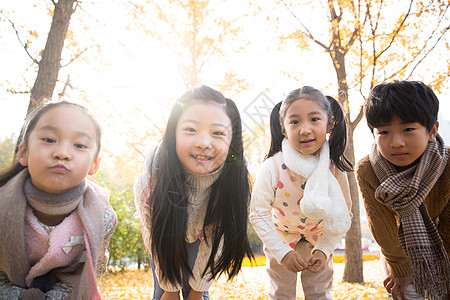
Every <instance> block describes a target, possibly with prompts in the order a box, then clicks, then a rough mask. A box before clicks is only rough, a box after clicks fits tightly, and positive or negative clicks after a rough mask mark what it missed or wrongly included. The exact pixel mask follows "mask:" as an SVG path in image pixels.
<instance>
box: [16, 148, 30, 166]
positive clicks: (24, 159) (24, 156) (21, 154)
mask: <svg viewBox="0 0 450 300" xmlns="http://www.w3.org/2000/svg"><path fill="white" fill-rule="evenodd" d="M16 157H17V161H18V162H19V164H21V165H22V166H23V167H26V166H28V151H27V148H26V147H25V145H24V144H23V143H20V145H19V150H18V151H17V154H16Z"/></svg>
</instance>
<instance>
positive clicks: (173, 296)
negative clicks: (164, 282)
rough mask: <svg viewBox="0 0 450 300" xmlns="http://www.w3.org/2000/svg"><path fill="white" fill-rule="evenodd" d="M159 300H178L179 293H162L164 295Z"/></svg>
mask: <svg viewBox="0 0 450 300" xmlns="http://www.w3.org/2000/svg"><path fill="white" fill-rule="evenodd" d="M161 300H180V292H179V291H178V292H167V291H164V294H163V295H162V297H161Z"/></svg>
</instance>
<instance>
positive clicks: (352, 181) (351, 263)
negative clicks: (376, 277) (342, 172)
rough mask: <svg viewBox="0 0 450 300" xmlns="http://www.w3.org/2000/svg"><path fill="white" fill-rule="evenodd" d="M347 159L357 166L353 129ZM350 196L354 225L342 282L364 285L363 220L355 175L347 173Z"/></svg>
mask: <svg viewBox="0 0 450 300" xmlns="http://www.w3.org/2000/svg"><path fill="white" fill-rule="evenodd" d="M347 141H348V148H347V151H346V157H347V158H348V159H349V160H350V161H351V162H352V164H353V166H355V155H354V147H353V128H349V135H348V140H347ZM347 177H348V183H349V186H350V194H351V196H352V213H353V218H352V225H351V227H350V230H349V231H348V232H347V234H346V235H345V268H344V275H343V278H342V280H343V281H344V282H350V283H364V275H363V260H362V249H361V219H360V210H359V193H358V185H357V183H356V176H355V173H353V172H352V173H347Z"/></svg>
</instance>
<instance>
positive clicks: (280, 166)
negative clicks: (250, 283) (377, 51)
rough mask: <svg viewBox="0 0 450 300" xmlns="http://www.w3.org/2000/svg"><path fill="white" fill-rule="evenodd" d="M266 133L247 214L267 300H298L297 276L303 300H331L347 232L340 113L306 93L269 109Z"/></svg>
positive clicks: (325, 99)
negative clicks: (258, 244)
mask: <svg viewBox="0 0 450 300" xmlns="http://www.w3.org/2000/svg"><path fill="white" fill-rule="evenodd" d="M270 129H271V145H270V149H269V152H268V154H267V155H266V158H265V161H264V163H263V165H262V167H261V170H260V172H259V174H258V176H257V178H256V181H255V185H254V187H253V192H252V201H251V208H250V221H251V223H252V225H253V227H254V228H255V231H256V232H257V234H258V235H259V237H260V238H261V240H262V241H263V243H264V253H265V255H266V257H267V272H268V275H269V278H270V289H269V299H283V300H285V299H295V298H296V283H297V272H301V282H302V286H303V291H304V294H305V298H306V299H332V297H331V294H330V290H331V287H332V283H333V265H332V263H333V259H332V256H333V254H332V253H333V250H334V249H335V247H336V244H337V243H338V242H339V240H340V239H341V238H342V236H343V235H344V234H345V233H346V232H347V230H348V229H349V228H350V225H351V212H350V210H351V199H350V192H349V187H348V180H347V174H346V173H345V172H349V171H352V165H351V163H350V162H349V161H348V160H347V159H346V158H345V156H344V150H345V147H346V141H347V127H346V123H345V119H344V114H343V111H342V109H341V107H340V105H339V103H338V102H337V101H336V100H335V99H334V98H333V97H328V96H327V97H326V96H324V95H323V94H322V93H321V92H320V91H318V90H317V89H315V88H312V87H309V86H304V87H302V88H300V89H296V90H294V91H292V92H291V93H290V94H289V95H288V96H287V97H286V99H285V100H284V101H283V102H280V103H278V104H277V105H276V106H275V107H274V109H273V110H272V113H271V119H270ZM327 136H328V140H327Z"/></svg>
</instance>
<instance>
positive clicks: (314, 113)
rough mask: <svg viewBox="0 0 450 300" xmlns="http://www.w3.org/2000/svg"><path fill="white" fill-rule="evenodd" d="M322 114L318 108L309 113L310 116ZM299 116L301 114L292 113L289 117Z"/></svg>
mask: <svg viewBox="0 0 450 300" xmlns="http://www.w3.org/2000/svg"><path fill="white" fill-rule="evenodd" d="M320 114H321V112H320V111H318V110H316V111H312V112H310V113H309V114H308V116H312V115H320ZM299 116H300V115H299V114H291V115H289V116H288V118H292V117H299Z"/></svg>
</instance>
